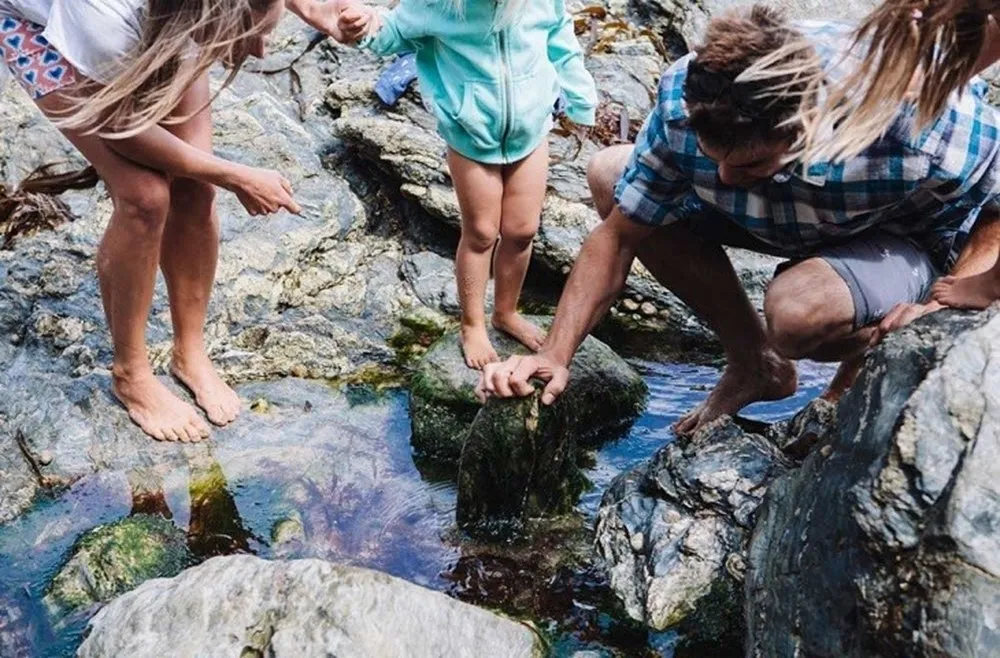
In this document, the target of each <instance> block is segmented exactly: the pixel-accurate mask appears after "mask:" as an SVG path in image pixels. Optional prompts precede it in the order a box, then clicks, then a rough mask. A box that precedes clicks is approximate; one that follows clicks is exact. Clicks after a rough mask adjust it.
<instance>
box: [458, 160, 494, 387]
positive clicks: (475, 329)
mask: <svg viewBox="0 0 1000 658" xmlns="http://www.w3.org/2000/svg"><path fill="white" fill-rule="evenodd" d="M448 169H449V170H450V171H451V179H452V181H454V183H455V191H456V192H457V193H458V203H459V206H460V207H461V209H462V238H461V240H460V241H459V243H458V253H457V254H456V255H455V274H456V276H457V277H458V300H459V303H460V304H461V305H462V351H463V352H464V353H465V363H466V365H468V366H469V367H470V368H475V369H476V370H482V368H483V366H484V365H486V364H487V363H492V362H494V361H497V360H498V359H499V357H498V356H497V353H496V350H494V349H493V345H491V344H490V339H489V336H487V334H486V284H487V282H488V281H489V278H490V258H491V256H492V255H493V246H494V245H495V244H496V241H497V235H498V234H499V231H500V206H501V203H502V200H503V178H502V174H501V170H500V167H496V166H491V165H484V164H480V163H478V162H473V161H472V160H469V159H468V158H465V157H462V156H461V155H459V154H458V153H455V152H454V151H452V150H450V149H449V151H448Z"/></svg>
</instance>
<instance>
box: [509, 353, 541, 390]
mask: <svg viewBox="0 0 1000 658" xmlns="http://www.w3.org/2000/svg"><path fill="white" fill-rule="evenodd" d="M537 374H538V363H537V360H536V359H534V358H532V357H528V358H526V359H521V362H520V363H518V364H517V367H515V368H514V370H513V372H511V374H510V385H511V388H512V389H513V390H514V393H516V394H517V396H518V397H524V396H526V395H531V394H532V393H533V392H534V391H535V387H534V386H532V385H531V382H530V381H529V380H530V379H531V378H532V377H534V376H536V375H537Z"/></svg>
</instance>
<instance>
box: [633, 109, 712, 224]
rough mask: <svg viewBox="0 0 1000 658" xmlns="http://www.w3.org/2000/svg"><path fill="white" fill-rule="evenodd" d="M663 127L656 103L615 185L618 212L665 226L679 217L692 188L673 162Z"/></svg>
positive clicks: (634, 218)
mask: <svg viewBox="0 0 1000 658" xmlns="http://www.w3.org/2000/svg"><path fill="white" fill-rule="evenodd" d="M666 130H667V126H666V124H665V123H664V121H663V117H662V114H661V108H660V106H659V105H658V106H657V107H656V109H655V110H653V112H652V113H651V114H650V115H649V117H648V118H647V119H646V123H645V124H644V125H643V127H642V130H641V131H640V132H639V136H638V138H637V139H636V145H635V150H634V151H633V152H632V159H631V160H630V161H629V164H628V166H627V167H626V168H625V173H624V174H622V177H621V180H620V181H619V182H618V186H617V187H616V188H615V202H616V204H617V205H618V209H619V210H620V211H621V213H622V214H623V215H625V216H626V217H628V218H629V219H631V220H632V221H634V222H638V223H639V224H645V225H647V226H666V225H668V224H672V223H674V222H676V221H677V220H679V219H681V218H682V217H683V208H684V205H685V202H686V201H687V199H688V197H689V196H690V194H691V193H692V191H693V187H692V185H691V180H690V179H689V178H687V177H686V176H685V175H684V174H683V173H682V172H681V171H680V170H679V169H678V168H677V166H676V164H675V162H674V157H673V153H672V151H671V150H670V147H669V144H668V143H667V134H666Z"/></svg>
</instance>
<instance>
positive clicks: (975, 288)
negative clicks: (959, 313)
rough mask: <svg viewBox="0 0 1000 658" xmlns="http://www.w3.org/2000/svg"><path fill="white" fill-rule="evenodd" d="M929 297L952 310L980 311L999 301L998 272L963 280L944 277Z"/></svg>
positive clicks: (990, 271) (995, 270) (991, 271)
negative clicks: (967, 309)
mask: <svg viewBox="0 0 1000 658" xmlns="http://www.w3.org/2000/svg"><path fill="white" fill-rule="evenodd" d="M931 297H932V298H933V299H934V300H935V301H938V302H940V303H942V304H944V305H945V306H951V307H952V308H969V309H976V310H982V309H984V308H986V307H987V306H989V305H990V304H992V303H993V302H995V301H996V300H998V299H1000V270H997V269H996V268H994V269H992V270H989V271H988V272H983V273H982V274H976V275H975V276H969V277H964V278H959V277H954V276H946V277H944V278H943V279H941V280H940V281H938V282H937V283H935V284H934V287H932V288H931Z"/></svg>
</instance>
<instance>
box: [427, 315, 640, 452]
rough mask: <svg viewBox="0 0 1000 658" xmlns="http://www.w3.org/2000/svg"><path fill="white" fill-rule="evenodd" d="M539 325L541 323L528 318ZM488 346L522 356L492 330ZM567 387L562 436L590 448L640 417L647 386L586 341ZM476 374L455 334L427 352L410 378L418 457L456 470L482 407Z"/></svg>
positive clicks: (607, 350) (614, 356) (515, 346)
mask: <svg viewBox="0 0 1000 658" xmlns="http://www.w3.org/2000/svg"><path fill="white" fill-rule="evenodd" d="M532 320H533V321H534V322H536V323H539V324H543V323H544V322H543V321H544V319H543V318H532ZM490 340H491V341H492V342H493V346H494V347H495V348H496V349H497V351H498V352H499V354H500V356H501V357H502V358H506V357H508V356H510V355H512V354H527V353H528V350H527V348H525V347H524V346H523V345H521V344H520V343H518V342H517V341H516V340H514V339H513V338H510V337H509V336H506V335H504V334H501V333H500V332H497V331H493V330H491V332H490ZM570 367H571V369H572V373H573V374H572V378H571V379H570V385H569V387H568V388H567V389H566V391H565V392H564V393H563V395H562V397H561V398H560V404H561V405H564V406H565V407H566V408H567V409H571V410H572V411H573V413H572V414H570V415H569V416H567V419H566V422H567V426H566V431H568V432H571V433H573V434H574V438H575V440H576V442H577V443H578V444H579V445H581V446H583V447H591V446H595V445H598V444H599V443H601V442H603V441H605V440H607V439H609V438H613V437H617V436H619V435H620V434H621V433H622V432H623V431H625V430H626V429H627V428H628V427H629V426H630V425H631V423H632V422H633V421H634V420H635V419H636V417H638V415H639V413H640V412H641V411H642V409H643V407H644V405H645V400H646V384H645V383H644V382H643V380H642V378H641V377H640V376H639V374H638V373H636V372H635V370H633V369H632V367H631V366H629V365H628V364H627V363H626V362H625V361H624V360H623V359H622V358H621V357H619V356H618V355H617V354H615V352H614V350H612V349H611V348H610V347H608V346H607V345H605V344H604V343H602V342H600V341H599V340H597V339H596V338H592V337H589V338H587V339H586V340H585V341H584V342H583V345H582V346H581V348H580V350H579V351H578V352H577V354H576V357H575V358H574V359H573V363H572V364H571V366H570ZM479 377H480V374H479V372H478V371H475V370H471V369H469V368H468V367H466V365H465V359H464V358H463V356H462V349H461V347H460V346H459V341H458V331H457V330H456V331H451V332H449V333H447V334H445V335H444V337H442V338H441V339H440V340H439V341H438V342H436V343H435V344H434V345H433V346H431V348H430V349H429V350H428V351H427V354H426V355H425V356H424V358H423V360H421V362H420V364H419V365H418V366H417V368H416V371H415V372H414V374H413V377H412V378H411V382H410V385H411V415H412V421H413V447H414V449H415V451H416V453H417V454H418V455H419V456H420V457H425V458H428V459H431V460H434V461H437V462H442V463H446V464H452V465H454V464H457V463H458V461H459V458H460V457H461V455H462V447H463V446H464V444H465V439H466V436H467V434H468V432H469V428H470V426H471V425H472V422H473V420H474V419H475V418H476V414H478V413H479V410H480V408H481V405H480V403H479V400H477V399H476V395H475V387H476V384H477V383H478V382H479Z"/></svg>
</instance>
